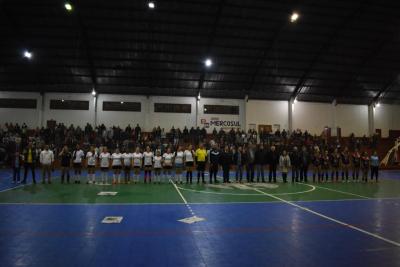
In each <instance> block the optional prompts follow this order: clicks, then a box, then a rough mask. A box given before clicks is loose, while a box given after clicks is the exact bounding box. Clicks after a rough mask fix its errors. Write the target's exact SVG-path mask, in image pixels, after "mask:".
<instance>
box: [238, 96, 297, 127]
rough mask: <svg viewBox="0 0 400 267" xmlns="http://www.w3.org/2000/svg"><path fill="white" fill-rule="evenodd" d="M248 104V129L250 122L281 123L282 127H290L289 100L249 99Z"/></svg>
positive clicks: (257, 123) (263, 123)
mask: <svg viewBox="0 0 400 267" xmlns="http://www.w3.org/2000/svg"><path fill="white" fill-rule="evenodd" d="M245 105H246V130H248V129H249V124H255V125H256V129H258V125H259V124H262V125H274V124H279V125H280V129H281V130H282V129H286V130H287V129H288V128H289V127H288V123H289V122H288V114H289V107H288V105H289V102H288V101H264V100H249V101H248V102H246V103H245Z"/></svg>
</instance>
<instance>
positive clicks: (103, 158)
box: [99, 147, 111, 184]
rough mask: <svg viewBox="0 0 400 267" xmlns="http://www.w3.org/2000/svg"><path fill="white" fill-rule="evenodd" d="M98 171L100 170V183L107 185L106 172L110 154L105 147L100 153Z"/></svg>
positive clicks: (108, 167)
mask: <svg viewBox="0 0 400 267" xmlns="http://www.w3.org/2000/svg"><path fill="white" fill-rule="evenodd" d="M99 159H100V169H101V182H102V183H103V184H108V170H109V169H110V159H111V154H110V153H109V152H108V150H107V147H103V152H101V153H100V156H99Z"/></svg>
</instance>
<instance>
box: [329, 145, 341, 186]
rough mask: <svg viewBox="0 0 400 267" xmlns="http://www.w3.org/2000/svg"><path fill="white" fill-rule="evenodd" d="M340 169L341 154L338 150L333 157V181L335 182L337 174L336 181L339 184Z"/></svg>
mask: <svg viewBox="0 0 400 267" xmlns="http://www.w3.org/2000/svg"><path fill="white" fill-rule="evenodd" d="M339 169H340V154H339V151H338V150H337V149H335V151H334V152H333V153H332V155H331V170H332V172H331V180H332V182H333V181H334V176H335V174H336V179H335V181H336V182H337V181H338V179H339Z"/></svg>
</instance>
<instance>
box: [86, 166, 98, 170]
mask: <svg viewBox="0 0 400 267" xmlns="http://www.w3.org/2000/svg"><path fill="white" fill-rule="evenodd" d="M87 168H88V169H90V170H92V169H94V168H96V166H95V165H88V166H87Z"/></svg>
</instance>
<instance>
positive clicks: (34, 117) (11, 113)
mask: <svg viewBox="0 0 400 267" xmlns="http://www.w3.org/2000/svg"><path fill="white" fill-rule="evenodd" d="M0 98H21V99H24V98H25V99H36V101H37V102H36V103H37V105H36V109H14V108H0V125H3V124H5V123H9V122H12V123H18V124H20V125H21V124H22V123H26V124H27V125H28V127H30V128H35V127H37V126H38V125H39V124H40V119H41V110H40V107H41V101H42V97H41V95H40V94H39V93H15V92H0Z"/></svg>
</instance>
